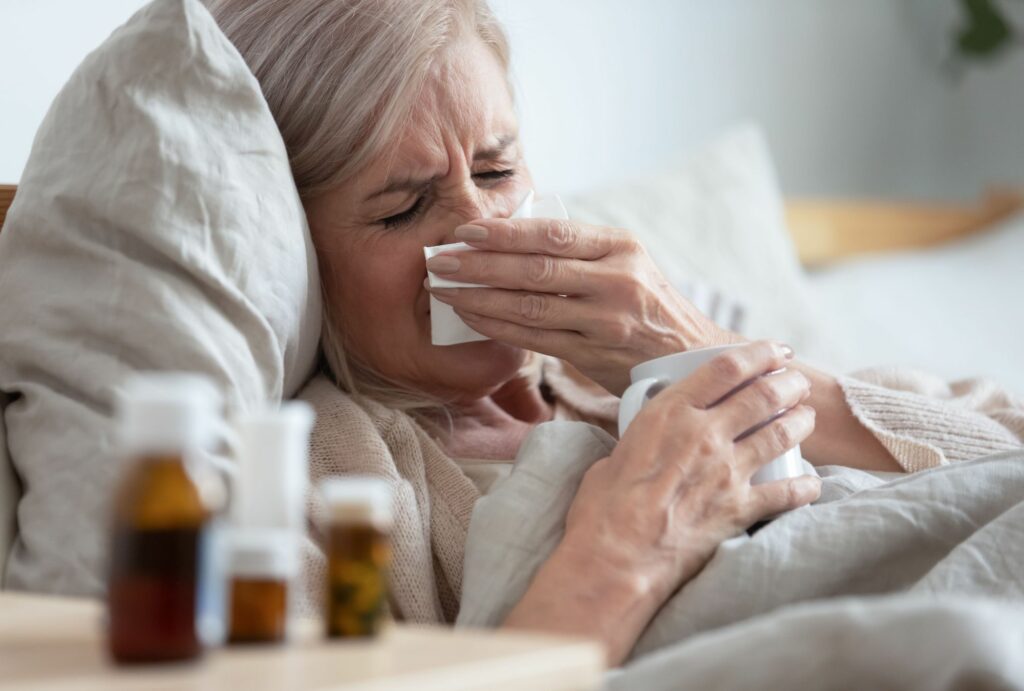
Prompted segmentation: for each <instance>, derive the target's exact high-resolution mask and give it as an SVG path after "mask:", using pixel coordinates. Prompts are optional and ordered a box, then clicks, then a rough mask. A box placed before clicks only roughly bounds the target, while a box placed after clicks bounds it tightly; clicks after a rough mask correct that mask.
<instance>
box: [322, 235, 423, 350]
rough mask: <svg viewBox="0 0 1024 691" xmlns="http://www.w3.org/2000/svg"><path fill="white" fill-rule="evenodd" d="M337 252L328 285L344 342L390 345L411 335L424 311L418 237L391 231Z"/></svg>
mask: <svg viewBox="0 0 1024 691" xmlns="http://www.w3.org/2000/svg"><path fill="white" fill-rule="evenodd" d="M339 249H340V248H339ZM339 254H340V255H341V256H338V255H337V254H336V255H335V256H336V257H337V260H336V261H333V262H331V264H332V266H331V280H329V281H328V282H327V285H328V291H329V297H330V299H331V302H332V304H333V305H334V306H335V307H336V310H337V313H338V314H339V315H340V316H341V319H342V321H343V323H344V327H345V329H346V331H347V332H348V334H347V336H348V339H349V341H350V342H351V343H352V344H353V345H355V346H356V347H357V348H358V347H359V346H360V345H366V346H376V345H377V344H379V343H380V342H381V341H388V344H387V345H389V347H394V346H395V345H397V343H396V341H399V342H400V341H406V342H407V341H409V340H412V339H415V338H416V337H417V333H416V332H417V331H418V325H417V324H416V317H417V315H418V314H420V313H421V312H425V309H426V302H425V292H424V291H423V279H424V277H425V276H426V268H425V266H424V262H423V248H422V245H421V244H420V243H419V241H418V240H417V239H416V238H415V237H400V236H398V234H397V233H396V234H395V236H394V238H392V237H390V236H383V237H382V238H381V239H379V240H378V241H375V242H372V243H366V244H365V245H364V246H362V247H358V248H356V247H349V248H346V250H345V251H340V252H339ZM360 349H361V348H360ZM366 355H369V353H366Z"/></svg>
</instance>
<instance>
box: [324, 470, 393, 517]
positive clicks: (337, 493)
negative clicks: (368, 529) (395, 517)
mask: <svg viewBox="0 0 1024 691" xmlns="http://www.w3.org/2000/svg"><path fill="white" fill-rule="evenodd" d="M320 494H321V495H322V496H323V498H324V501H325V502H326V503H327V510H328V517H329V518H328V520H329V521H330V522H332V523H369V524H372V525H376V526H379V527H381V528H389V527H390V526H391V517H392V501H393V499H392V492H391V486H390V485H388V483H387V482H386V481H385V480H384V479H382V478H379V477H371V476H368V475H345V476H336V477H329V478H325V479H324V480H321V481H320Z"/></svg>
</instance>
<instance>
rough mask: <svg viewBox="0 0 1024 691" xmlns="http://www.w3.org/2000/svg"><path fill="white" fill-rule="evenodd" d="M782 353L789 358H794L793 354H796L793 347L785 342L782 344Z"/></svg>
mask: <svg viewBox="0 0 1024 691" xmlns="http://www.w3.org/2000/svg"><path fill="white" fill-rule="evenodd" d="M782 354H783V355H784V356H785V357H786V359H787V360H792V359H793V356H794V355H795V353H794V352H793V349H792V348H791V347H790V346H788V345H786V344H785V343H783V344H782Z"/></svg>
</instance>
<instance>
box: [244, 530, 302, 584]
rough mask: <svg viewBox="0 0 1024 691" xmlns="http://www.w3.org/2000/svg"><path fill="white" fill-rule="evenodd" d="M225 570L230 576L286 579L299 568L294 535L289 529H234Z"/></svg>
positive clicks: (291, 576) (296, 572)
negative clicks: (226, 569) (229, 555)
mask: <svg viewBox="0 0 1024 691" xmlns="http://www.w3.org/2000/svg"><path fill="white" fill-rule="evenodd" d="M229 540H230V542H229V549H230V553H231V557H230V560H229V562H228V572H229V573H230V574H231V576H233V577H239V576H240V577H242V578H254V579H256V578H260V579H277V580H290V579H291V578H293V577H294V576H295V575H296V574H298V572H299V550H298V547H299V546H298V544H297V542H296V536H295V534H294V533H293V532H292V531H289V530H249V529H244V528H242V529H234V530H232V531H231V532H230V537H229Z"/></svg>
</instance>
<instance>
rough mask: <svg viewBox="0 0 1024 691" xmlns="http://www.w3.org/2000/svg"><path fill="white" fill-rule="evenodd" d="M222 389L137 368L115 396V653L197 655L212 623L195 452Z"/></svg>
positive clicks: (120, 657)
mask: <svg viewBox="0 0 1024 691" xmlns="http://www.w3.org/2000/svg"><path fill="white" fill-rule="evenodd" d="M218 405H219V397H218V396H217V393H216V390H215V389H214V387H213V386H212V384H210V383H209V382H208V381H206V380H205V379H202V378H201V377H196V376H192V375H186V374H146V375H136V376H135V377H133V378H132V379H130V380H129V381H128V382H126V384H125V386H124V387H123V390H122V395H121V396H120V398H119V401H118V418H119V425H120V447H121V451H122V455H123V457H124V460H125V463H126V465H125V470H124V474H123V476H122V479H121V482H120V485H119V487H118V488H117V491H116V494H115V498H114V511H113V514H114V515H113V530H112V533H113V535H112V540H111V551H110V567H109V575H108V588H107V612H108V627H109V629H108V645H109V652H110V654H111V656H112V657H113V659H114V660H115V661H117V662H119V663H139V662H164V661H174V660H187V659H190V658H194V657H197V656H199V655H200V654H201V653H202V651H203V647H204V642H205V641H206V638H207V636H208V632H204V631H203V627H204V625H207V626H209V625H210V622H209V621H207V615H208V614H209V613H210V612H211V611H215V609H216V607H215V606H213V605H212V603H211V602H210V601H209V599H210V597H211V593H214V592H215V591H216V588H215V587H214V585H215V584H213V583H210V582H209V581H210V579H212V578H213V577H214V575H213V574H212V573H211V571H210V566H211V561H210V558H211V555H210V553H209V549H210V545H209V540H210V534H209V532H210V523H211V517H212V509H214V508H215V507H211V506H210V505H209V502H208V501H207V499H204V492H203V488H202V487H201V480H198V479H197V473H201V472H202V471H201V469H199V468H197V465H198V464H199V463H201V461H200V459H199V456H200V454H201V452H202V451H203V449H204V448H206V447H207V446H208V445H209V443H210V439H211V437H212V435H211V434H210V430H211V429H212V427H211V424H212V423H213V421H214V418H215V416H216V415H217V414H218V411H217V408H218Z"/></svg>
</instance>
